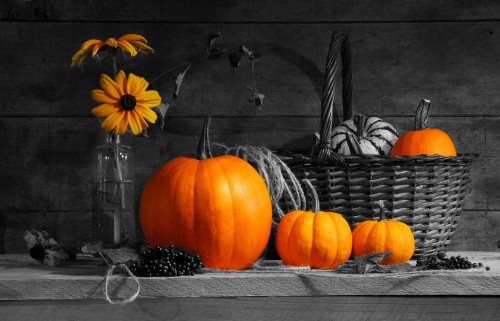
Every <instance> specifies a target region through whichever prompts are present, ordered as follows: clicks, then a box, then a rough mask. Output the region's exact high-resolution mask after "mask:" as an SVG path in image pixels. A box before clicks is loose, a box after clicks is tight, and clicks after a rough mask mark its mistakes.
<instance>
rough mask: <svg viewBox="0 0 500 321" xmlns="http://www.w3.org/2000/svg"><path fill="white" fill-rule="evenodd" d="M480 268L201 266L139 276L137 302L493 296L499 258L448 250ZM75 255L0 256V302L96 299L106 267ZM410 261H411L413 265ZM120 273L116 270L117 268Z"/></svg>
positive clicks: (130, 287)
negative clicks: (51, 259) (48, 261)
mask: <svg viewBox="0 0 500 321" xmlns="http://www.w3.org/2000/svg"><path fill="white" fill-rule="evenodd" d="M458 254H460V255H462V256H464V257H468V258H469V260H470V261H471V262H476V263H478V262H481V263H483V265H484V267H486V266H488V267H489V268H490V269H489V270H488V271H487V270H486V269H485V268H476V269H470V270H454V271H451V270H441V271H415V272H407V273H386V274H380V273H367V274H343V273H337V272H335V271H324V270H311V269H305V268H290V267H283V266H279V265H278V266H277V265H275V264H274V262H273V265H272V266H266V265H264V266H262V267H258V268H253V269H250V270H245V271H219V270H214V269H207V270H205V271H204V274H197V275H195V276H193V277H190V276H186V277H175V278H139V283H140V286H141V290H140V293H139V297H143V298H147V297H171V298H176V297H245V296H276V297H279V296H338V295H340V296H342V295H354V296H357V295H378V296H385V295H389V296H394V295H418V296H421V295H466V296H484V295H495V296H499V295H500V255H499V254H498V253H495V252H463V251H462V252H457V253H455V252H450V254H449V255H450V256H451V255H458ZM99 263H102V260H96V259H91V258H85V257H82V258H81V259H80V260H77V261H73V262H68V264H67V266H63V267H48V266H44V265H41V264H40V263H38V262H37V261H35V260H33V259H31V258H30V257H29V256H28V255H27V254H24V255H21V254H10V255H7V254H6V255H0V300H47V299H51V300H64V299H99V298H101V299H102V298H103V297H104V294H103V291H104V274H105V271H106V266H98V264H99ZM411 264H413V265H414V264H415V262H414V261H412V262H411ZM117 273H119V271H117ZM136 288H137V286H136V284H135V283H134V282H133V280H132V279H131V278H130V277H123V274H121V275H120V274H118V275H116V276H114V277H112V278H111V280H110V283H109V288H108V289H109V292H108V293H109V295H110V296H111V297H112V298H116V299H118V298H127V297H129V296H131V295H132V294H133V293H134V292H135V290H136Z"/></svg>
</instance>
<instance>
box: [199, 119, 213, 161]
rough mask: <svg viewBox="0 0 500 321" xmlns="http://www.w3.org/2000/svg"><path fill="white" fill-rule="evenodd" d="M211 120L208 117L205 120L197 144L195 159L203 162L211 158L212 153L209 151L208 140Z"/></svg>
mask: <svg viewBox="0 0 500 321" xmlns="http://www.w3.org/2000/svg"><path fill="white" fill-rule="evenodd" d="M210 121H211V118H210V116H208V117H207V118H205V122H204V123H203V131H202V132H201V136H200V141H199V143H198V150H197V152H198V154H197V156H196V159H198V160H204V159H207V158H211V157H212V151H211V150H210V140H209V138H208V129H209V128H210Z"/></svg>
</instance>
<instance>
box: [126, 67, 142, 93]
mask: <svg viewBox="0 0 500 321" xmlns="http://www.w3.org/2000/svg"><path fill="white" fill-rule="evenodd" d="M138 81H139V77H137V76H136V75H134V74H133V73H130V74H128V80H127V94H129V95H132V96H136V95H137V83H138Z"/></svg>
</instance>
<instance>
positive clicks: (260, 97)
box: [254, 94, 265, 109]
mask: <svg viewBox="0 0 500 321" xmlns="http://www.w3.org/2000/svg"><path fill="white" fill-rule="evenodd" d="M264 97H265V96H264V95H263V94H257V95H256V97H255V100H254V103H255V106H257V107H258V108H259V109H260V107H262V102H263V101H264Z"/></svg>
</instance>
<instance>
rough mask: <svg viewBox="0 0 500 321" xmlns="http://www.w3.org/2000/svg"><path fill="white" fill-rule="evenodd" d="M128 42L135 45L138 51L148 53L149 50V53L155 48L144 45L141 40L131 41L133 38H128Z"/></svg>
mask: <svg viewBox="0 0 500 321" xmlns="http://www.w3.org/2000/svg"><path fill="white" fill-rule="evenodd" d="M129 42H130V44H131V45H132V46H134V47H136V49H137V51H138V52H142V53H144V54H148V53H149V52H151V53H154V52H155V50H154V49H153V48H151V47H150V46H148V45H146V44H145V43H143V42H140V41H133V40H130V41H129Z"/></svg>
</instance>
